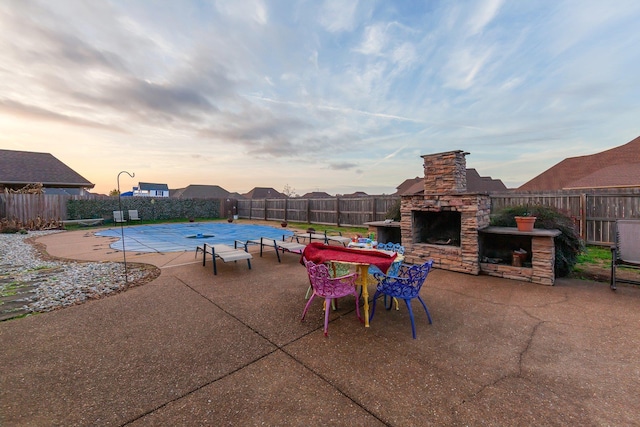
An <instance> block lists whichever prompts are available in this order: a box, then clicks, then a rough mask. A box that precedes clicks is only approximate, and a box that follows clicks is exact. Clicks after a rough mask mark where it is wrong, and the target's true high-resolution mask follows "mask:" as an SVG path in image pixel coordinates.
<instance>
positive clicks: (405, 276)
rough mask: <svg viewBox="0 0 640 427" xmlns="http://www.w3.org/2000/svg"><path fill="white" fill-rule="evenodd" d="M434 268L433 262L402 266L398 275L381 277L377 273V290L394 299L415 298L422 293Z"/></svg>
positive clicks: (375, 275)
mask: <svg viewBox="0 0 640 427" xmlns="http://www.w3.org/2000/svg"><path fill="white" fill-rule="evenodd" d="M432 266H433V260H431V261H428V262H425V263H424V264H422V265H408V264H402V265H400V268H399V269H398V273H397V274H396V275H380V274H379V273H376V274H374V277H376V279H378V280H379V284H378V288H377V290H378V291H380V292H381V293H383V294H385V295H387V296H390V297H394V298H402V299H411V298H415V297H416V296H418V294H419V293H420V288H422V285H423V284H424V281H425V280H426V279H427V275H428V274H429V271H431V267H432Z"/></svg>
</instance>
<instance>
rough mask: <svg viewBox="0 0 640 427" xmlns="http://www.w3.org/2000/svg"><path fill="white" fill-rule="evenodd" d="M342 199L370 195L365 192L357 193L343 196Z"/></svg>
mask: <svg viewBox="0 0 640 427" xmlns="http://www.w3.org/2000/svg"><path fill="white" fill-rule="evenodd" d="M340 197H347V198H349V197H369V195H368V194H367V193H365V192H364V191H356V192H355V193H351V194H343V195H341V196H340Z"/></svg>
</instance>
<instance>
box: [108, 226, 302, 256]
mask: <svg viewBox="0 0 640 427" xmlns="http://www.w3.org/2000/svg"><path fill="white" fill-rule="evenodd" d="M122 232H124V246H125V247H124V248H125V249H126V250H127V251H135V252H181V251H194V250H195V249H196V246H199V245H202V244H203V243H207V244H212V245H213V244H226V245H229V246H231V247H233V245H234V242H235V241H236V240H240V241H246V240H249V239H259V238H260V237H269V238H272V239H278V240H282V238H283V237H284V238H285V239H286V238H287V237H289V236H292V235H293V233H292V232H291V231H289V230H286V229H283V228H275V227H269V226H267V225H255V224H235V223H223V222H211V223H206V222H203V223H201V222H189V223H177V224H156V225H137V226H125V227H123V228H122V229H121V228H120V227H115V228H109V229H107V230H103V231H100V232H97V233H96V235H97V236H106V237H118V238H119V240H118V241H117V242H114V243H112V244H111V245H110V246H111V248H112V249H117V250H119V251H121V250H122Z"/></svg>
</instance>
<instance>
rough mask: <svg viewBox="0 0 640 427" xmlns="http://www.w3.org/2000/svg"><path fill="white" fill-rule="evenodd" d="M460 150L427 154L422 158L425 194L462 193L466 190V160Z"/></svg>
mask: <svg viewBox="0 0 640 427" xmlns="http://www.w3.org/2000/svg"><path fill="white" fill-rule="evenodd" d="M467 154H469V153H465V152H464V151H462V150H456V151H447V152H444V153H437V154H427V155H424V156H422V158H423V159H424V192H425V194H450V193H464V192H466V191H467V161H466V159H465V155H467Z"/></svg>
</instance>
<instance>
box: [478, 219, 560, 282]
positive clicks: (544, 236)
mask: <svg viewBox="0 0 640 427" xmlns="http://www.w3.org/2000/svg"><path fill="white" fill-rule="evenodd" d="M560 234H561V232H560V230H556V229H552V230H544V229H533V231H518V229H517V228H515V227H485V228H483V229H480V230H478V240H479V242H478V243H479V255H480V271H481V272H482V273H484V274H488V275H490V276H496V277H504V278H505V279H515V280H523V281H528V282H533V283H539V284H542V285H553V284H554V283H555V257H556V256H555V243H554V238H555V237H556V236H559V235H560ZM521 249H523V250H524V251H526V255H525V256H524V257H523V258H524V259H523V260H522V265H520V266H514V265H512V259H513V253H514V251H518V250H521Z"/></svg>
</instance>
